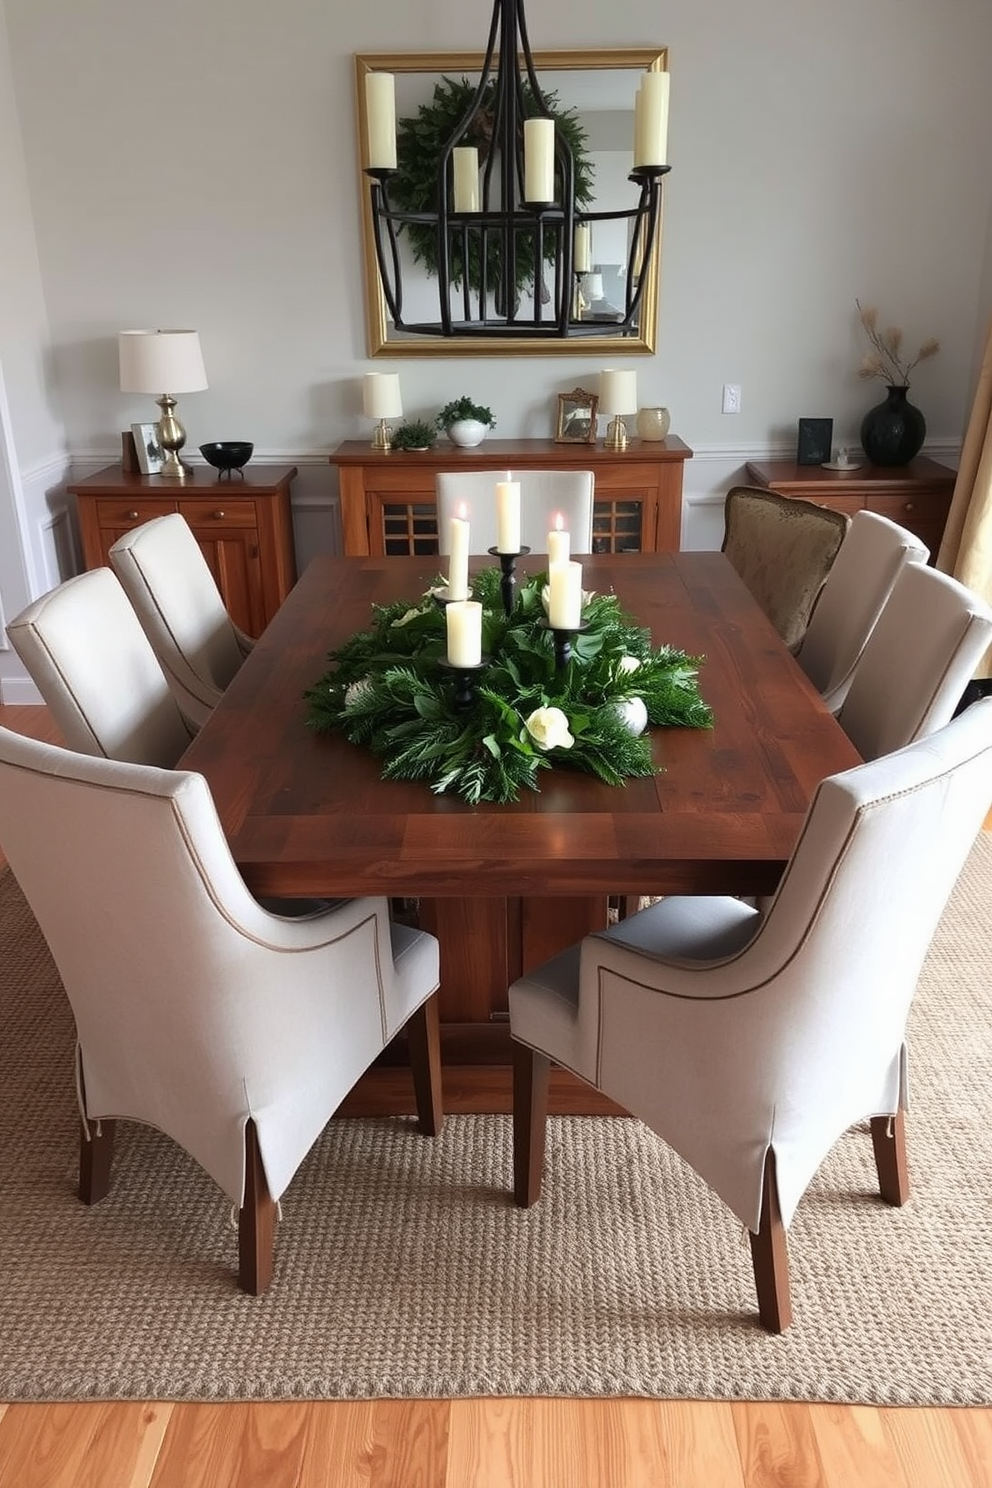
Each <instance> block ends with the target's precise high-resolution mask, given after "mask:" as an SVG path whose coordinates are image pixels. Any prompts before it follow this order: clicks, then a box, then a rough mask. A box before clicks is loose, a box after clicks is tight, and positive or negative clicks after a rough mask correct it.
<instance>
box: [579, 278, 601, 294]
mask: <svg viewBox="0 0 992 1488" xmlns="http://www.w3.org/2000/svg"><path fill="white" fill-rule="evenodd" d="M582 293H583V294H584V295H585V297H586V299H588V300H601V299H602V298H603V276H602V274H583V275H582Z"/></svg>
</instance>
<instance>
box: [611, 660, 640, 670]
mask: <svg viewBox="0 0 992 1488" xmlns="http://www.w3.org/2000/svg"><path fill="white" fill-rule="evenodd" d="M640 664H641V663H640V661H639V660H638V658H637V657H636V656H621V658H620V660H619V661H618V662H617V671H618V672H636V671H637V669H638V667H639V666H640Z"/></svg>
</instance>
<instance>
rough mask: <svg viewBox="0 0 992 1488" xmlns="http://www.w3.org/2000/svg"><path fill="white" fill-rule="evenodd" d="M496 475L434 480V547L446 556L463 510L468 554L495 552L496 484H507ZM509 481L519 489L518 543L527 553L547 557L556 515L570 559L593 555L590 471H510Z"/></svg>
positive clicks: (449, 475) (448, 475) (445, 475)
mask: <svg viewBox="0 0 992 1488" xmlns="http://www.w3.org/2000/svg"><path fill="white" fill-rule="evenodd" d="M507 478H508V477H507V472H506V471H501V470H466V471H464V472H462V471H457V470H455V471H450V472H449V471H441V472H439V474H438V475H436V476H435V478H434V488H435V494H436V496H437V530H438V546H439V549H440V552H441V554H442V556H446V555H447V553H448V551H449V527H448V521H449V519H450V518H451V517H455V516H458V515H460V509H461V507H463V506H464V507H465V510H466V514H467V516H468V520H469V522H470V523H471V545H472V552H473V553H487V552H488V551H489V549H490V548H494V547H495V546H496V482H497V481H501V480H506V479H507ZM509 479H511V480H514V481H518V482H519V483H520V542H521V545H522V546H523V547H525V548H530V550H531V552H532V553H546V552H547V551H548V533H549V532H551V531H553V530H554V527H555V518H556V516H558V515H559V513H560V515H561V517H562V526H563V527H564V528H565V529H566V531H567V532H568V533H569V535H570V537H571V543H570V548H571V552H572V554H573V555H575V554H579V553H591V552H592V513H593V488H594V484H595V478H594V476H593V472H592V471H591V470H514V471H513V472H512V473H511V474H510V476H509Z"/></svg>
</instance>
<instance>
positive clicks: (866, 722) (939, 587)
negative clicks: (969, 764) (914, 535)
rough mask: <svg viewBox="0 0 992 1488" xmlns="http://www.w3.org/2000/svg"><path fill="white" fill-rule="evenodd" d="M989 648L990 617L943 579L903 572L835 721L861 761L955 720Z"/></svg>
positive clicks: (928, 572)
mask: <svg viewBox="0 0 992 1488" xmlns="http://www.w3.org/2000/svg"><path fill="white" fill-rule="evenodd" d="M990 640H992V609H990V608H989V606H988V605H987V604H986V603H985V601H984V600H983V599H981V598H980V597H979V596H978V595H977V594H974V593H973V592H972V591H971V590H970V589H967V588H965V586H964V584H961V583H959V582H958V580H957V579H952V578H951V577H950V576H949V575H948V574H943V573H938V571H937V570H936V569H935V568H927V567H926V566H925V565H924V564H922V563H910V564H907V565H906V566H905V567H904V568H903V569H902V570H901V571H900V573H899V575H898V577H897V578H896V581H895V584H894V585H893V587H892V593H891V594H890V595H889V598H888V600H887V601H886V603H885V606H884V608H883V610H882V613H881V615H880V616H879V618H878V623H877V624H876V626H875V628H874V630H873V631H872V633H871V635H870V636H869V637H868V641H867V643H866V645H865V648H864V650H863V651H862V653H861V657H860V659H859V661H858V663H857V666H856V667H855V669H854V676H853V677H852V679H851V684H850V687H849V688H848V691H847V696H846V698H845V699H844V703H843V705H842V707H841V708H840V710H839V712H838V714H837V721H838V723H839V724H840V726H841V728H843V730H844V732H845V733H846V734H847V736H848V737H849V739H850V740H851V742H852V744H853V745H854V747H855V749H857V751H858V753H859V754H860V755H861V757H862V759H877V758H878V757H879V755H883V754H888V753H890V752H891V751H892V750H893V749H901V748H902V746H903V745H904V744H910V743H912V741H913V740H914V739H921V738H923V737H924V735H926V734H931V733H933V731H934V730H935V729H938V728H940V727H941V726H942V725H943V724H945V723H947V721H948V719H950V718H952V717H953V716H954V712H955V709H956V708H957V706H958V704H959V703H960V701H961V699H962V696H963V694H964V691H965V689H966V687H967V686H968V683H969V682H970V681H971V678H972V675H973V673H974V670H975V667H976V666H977V665H978V662H979V659H980V658H981V656H982V655H983V653H984V651H985V650H986V648H987V646H988V645H989V642H990Z"/></svg>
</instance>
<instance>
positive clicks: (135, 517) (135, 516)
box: [127, 511, 138, 522]
mask: <svg viewBox="0 0 992 1488" xmlns="http://www.w3.org/2000/svg"><path fill="white" fill-rule="evenodd" d="M127 519H128V521H129V522H136V521H137V520H138V513H137V512H136V511H129V512H128V514H127Z"/></svg>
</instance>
